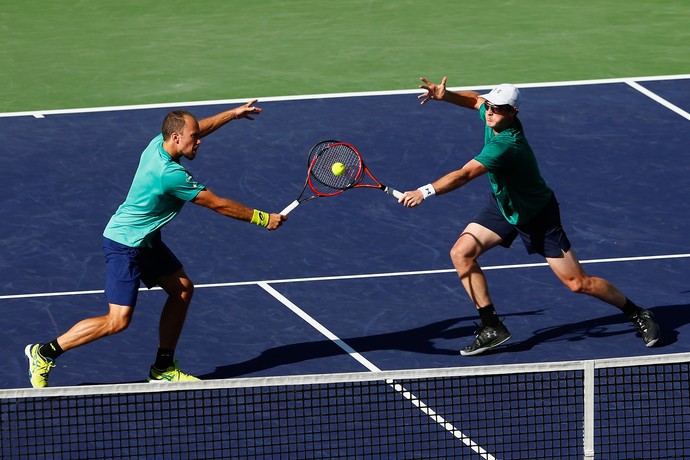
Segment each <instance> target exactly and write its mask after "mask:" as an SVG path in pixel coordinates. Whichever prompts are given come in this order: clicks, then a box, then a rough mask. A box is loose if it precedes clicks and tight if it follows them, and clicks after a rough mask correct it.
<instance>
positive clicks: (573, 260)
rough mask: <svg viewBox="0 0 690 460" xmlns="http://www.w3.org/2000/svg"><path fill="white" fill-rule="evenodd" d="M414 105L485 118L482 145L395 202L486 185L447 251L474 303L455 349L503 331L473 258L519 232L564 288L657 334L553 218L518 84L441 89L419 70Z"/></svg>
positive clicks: (649, 340)
mask: <svg viewBox="0 0 690 460" xmlns="http://www.w3.org/2000/svg"><path fill="white" fill-rule="evenodd" d="M421 81H422V82H423V83H424V84H423V85H420V88H422V89H424V90H426V93H423V94H420V95H419V98H420V99H421V103H422V105H423V104H425V103H427V102H428V101H430V100H437V101H445V102H450V103H451V104H455V105H458V106H460V107H465V108H468V109H474V110H478V111H479V118H480V119H481V120H482V121H483V122H484V123H485V131H484V148H483V149H482V150H481V152H480V153H479V154H478V155H477V156H475V157H474V158H473V159H472V160H470V161H468V162H467V163H466V164H465V165H464V166H463V167H462V168H460V169H458V170H456V171H452V172H450V173H448V174H446V175H445V176H443V177H441V178H440V179H438V180H437V181H435V182H432V183H430V184H427V185H424V186H422V187H419V188H418V189H417V190H413V191H408V192H406V193H405V194H404V195H403V196H402V197H401V198H400V200H399V201H400V203H402V204H403V205H404V206H407V207H414V206H418V205H420V204H421V203H422V202H423V201H424V200H425V199H427V198H429V197H431V196H433V195H441V194H443V193H448V192H450V191H453V190H455V189H457V188H460V187H462V186H463V185H465V184H467V183H468V182H470V181H471V180H473V179H475V178H477V177H479V176H482V175H484V174H486V175H487V176H488V178H489V183H490V184H491V188H492V191H493V193H492V194H491V195H490V197H489V202H488V204H487V205H486V206H485V207H484V208H483V209H482V210H481V211H480V212H479V213H478V214H477V215H476V216H475V217H474V218H473V219H472V221H471V222H470V223H469V224H468V225H467V227H466V228H465V229H464V231H463V232H462V234H461V235H460V237H459V238H458V240H457V241H456V243H455V245H454V246H453V247H452V249H451V251H450V257H451V260H452V261H453V265H454V266H455V269H456V271H457V273H458V276H459V277H460V280H461V282H462V284H463V286H464V288H465V290H466V291H467V294H468V295H469V297H470V299H471V300H472V302H473V303H474V305H475V307H476V308H477V309H478V312H479V317H480V320H481V323H480V325H479V329H478V331H477V333H476V336H475V338H474V341H473V342H472V343H470V344H469V345H468V346H466V347H465V348H463V349H461V350H460V354H462V355H476V354H479V353H482V352H484V351H486V350H488V349H489V348H492V347H495V346H497V345H500V344H501V343H503V342H505V341H506V340H508V339H510V337H511V335H510V332H509V331H508V328H507V327H506V326H505V325H504V324H503V322H502V321H501V320H500V319H499V317H498V315H497V314H496V310H495V309H494V304H493V301H492V300H491V296H490V294H489V288H488V285H487V282H486V278H485V276H484V273H483V272H482V269H481V267H480V266H479V264H478V263H477V259H478V258H479V256H481V255H482V254H483V253H484V252H486V251H488V250H489V249H492V248H494V247H496V246H498V245H501V246H504V247H509V246H510V245H511V244H512V242H513V240H514V239H515V238H516V237H517V236H520V238H521V239H522V241H523V244H524V245H525V248H526V249H527V252H528V253H530V254H535V253H536V254H540V255H541V256H543V257H544V258H545V259H546V261H547V262H548V264H549V266H550V267H551V269H552V270H553V272H554V273H555V274H556V276H557V277H558V279H559V280H561V281H562V282H563V283H564V284H565V285H566V286H567V287H568V288H569V289H570V290H571V291H572V292H576V293H581V294H587V295H590V296H593V297H596V298H597V299H599V300H602V301H604V302H606V303H608V304H610V305H613V306H615V307H617V308H619V309H620V310H621V311H622V312H623V313H624V314H625V315H626V316H627V317H628V318H630V320H631V321H632V323H633V325H634V326H635V328H636V329H637V331H638V332H639V333H640V335H641V336H642V339H643V340H644V343H645V345H646V346H648V347H651V346H653V345H654V344H655V343H656V342H657V341H658V340H659V335H660V334H659V327H658V325H657V324H656V322H655V321H654V316H653V314H652V312H651V311H649V310H645V309H643V308H640V307H638V306H637V305H635V304H634V303H633V302H631V301H630V300H629V299H628V298H627V297H625V296H624V295H623V294H622V293H621V292H620V291H619V290H618V289H617V288H616V287H615V286H614V285H613V284H611V283H610V282H608V281H607V280H605V279H602V278H597V277H594V276H590V275H588V274H587V273H586V272H585V271H584V269H583V268H582V266H581V265H580V262H579V261H578V259H577V257H576V255H575V252H574V251H573V249H572V247H571V244H570V241H569V240H568V237H567V236H566V234H565V231H564V230H563V227H562V226H561V217H560V211H559V206H558V202H557V201H556V197H555V195H554V192H553V191H552V190H551V189H550V188H549V186H548V185H547V184H546V182H545V181H544V179H543V178H542V176H541V173H540V172H539V167H538V165H537V160H536V158H535V156H534V152H532V149H531V148H530V146H529V143H528V142H527V139H526V137H525V134H524V132H523V130H522V123H521V122H520V120H519V119H518V117H517V114H518V107H519V103H520V91H519V90H518V89H517V88H516V87H515V86H514V85H510V84H502V85H499V86H497V87H495V88H494V89H492V90H491V92H489V93H488V94H483V95H480V94H479V93H475V92H472V91H462V92H453V91H448V90H446V77H443V79H442V81H441V83H440V84H435V83H432V82H430V81H429V80H427V79H426V78H421Z"/></svg>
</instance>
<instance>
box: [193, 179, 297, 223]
mask: <svg viewBox="0 0 690 460" xmlns="http://www.w3.org/2000/svg"><path fill="white" fill-rule="evenodd" d="M192 203H194V204H198V205H199V206H203V207H205V208H208V209H211V210H212V211H216V212H217V213H219V214H222V215H224V216H228V217H232V218H233V219H237V220H243V221H245V222H251V223H253V224H257V225H260V226H262V227H266V228H267V229H269V230H275V229H276V228H278V227H280V226H281V225H282V224H283V222H284V221H286V220H287V216H282V215H280V214H270V213H267V212H263V211H259V210H257V209H252V208H248V207H247V206H245V205H243V204H242V203H239V202H237V201H235V200H231V199H229V198H222V197H220V196H218V195H216V194H215V193H213V192H212V191H211V190H209V189H204V190H202V191H201V192H199V194H198V195H197V196H196V197H195V198H194V199H193V200H192Z"/></svg>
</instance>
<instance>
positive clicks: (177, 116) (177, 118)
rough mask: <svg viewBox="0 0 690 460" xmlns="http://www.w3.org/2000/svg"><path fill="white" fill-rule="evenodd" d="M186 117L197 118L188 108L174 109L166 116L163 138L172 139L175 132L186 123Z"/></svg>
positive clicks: (162, 130)
mask: <svg viewBox="0 0 690 460" xmlns="http://www.w3.org/2000/svg"><path fill="white" fill-rule="evenodd" d="M185 117H192V118H194V119H195V120H196V118H195V117H194V115H192V114H191V113H190V112H187V111H186V110H173V111H172V112H170V113H169V114H167V115H166V116H165V119H164V120H163V127H162V128H161V132H162V133H163V139H165V140H167V139H170V136H172V134H173V133H179V132H180V130H182V128H184V125H185Z"/></svg>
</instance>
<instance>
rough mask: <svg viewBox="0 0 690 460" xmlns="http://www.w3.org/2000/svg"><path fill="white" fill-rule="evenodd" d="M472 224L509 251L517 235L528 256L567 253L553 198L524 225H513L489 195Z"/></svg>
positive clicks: (558, 255) (493, 197) (556, 202)
mask: <svg viewBox="0 0 690 460" xmlns="http://www.w3.org/2000/svg"><path fill="white" fill-rule="evenodd" d="M472 222H474V223H476V224H479V225H481V226H482V227H486V228H488V229H489V230H491V231H492V232H494V233H496V234H497V235H498V236H500V237H501V240H502V241H501V246H503V247H505V248H509V247H510V245H511V244H513V240H515V238H516V237H517V236H518V235H520V238H522V242H523V243H524V245H525V248H526V249H527V252H528V253H529V254H541V255H542V256H544V257H563V252H568V250H570V247H571V245H570V241H569V240H568V236H567V235H566V234H565V230H563V226H562V225H561V213H560V210H559V207H558V201H556V197H555V196H553V197H552V198H551V200H550V201H549V202H548V203H547V204H546V206H544V209H542V210H541V211H540V212H539V214H537V215H536V216H535V217H534V219H532V220H531V221H530V222H529V223H528V224H526V225H520V226H516V225H513V224H511V223H510V222H508V221H507V220H506V218H505V217H504V216H503V214H502V213H501V210H500V209H499V208H498V203H497V202H496V197H495V196H494V195H493V194H491V195H490V197H489V204H487V205H486V207H485V208H484V209H482V210H481V211H480V212H479V213H478V214H477V215H476V216H474V218H473V219H472Z"/></svg>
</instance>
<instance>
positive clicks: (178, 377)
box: [149, 361, 199, 382]
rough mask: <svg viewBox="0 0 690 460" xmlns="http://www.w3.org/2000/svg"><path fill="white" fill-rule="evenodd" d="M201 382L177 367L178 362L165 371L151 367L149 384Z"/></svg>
mask: <svg viewBox="0 0 690 460" xmlns="http://www.w3.org/2000/svg"><path fill="white" fill-rule="evenodd" d="M195 380H199V379H198V378H196V377H194V376H193V375H189V374H186V373H184V372H182V371H181V370H180V368H179V367H177V361H175V362H174V363H173V365H172V366H170V367H169V368H167V369H165V370H160V369H156V368H155V367H153V366H151V370H150V371H149V382H192V381H195Z"/></svg>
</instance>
